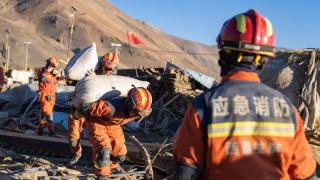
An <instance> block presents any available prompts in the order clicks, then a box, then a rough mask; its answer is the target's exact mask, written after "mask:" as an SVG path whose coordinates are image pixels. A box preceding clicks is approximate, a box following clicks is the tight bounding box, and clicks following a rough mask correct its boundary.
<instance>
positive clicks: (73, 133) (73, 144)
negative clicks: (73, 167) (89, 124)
mask: <svg viewBox="0 0 320 180" xmlns="http://www.w3.org/2000/svg"><path fill="white" fill-rule="evenodd" d="M84 124H85V118H83V117H81V118H80V119H74V118H73V115H72V114H69V117H68V129H69V141H70V149H71V153H72V154H73V155H77V156H81V154H82V148H81V145H80V138H81V134H82V131H83V126H84Z"/></svg>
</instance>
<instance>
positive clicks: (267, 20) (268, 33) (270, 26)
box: [265, 18, 273, 37]
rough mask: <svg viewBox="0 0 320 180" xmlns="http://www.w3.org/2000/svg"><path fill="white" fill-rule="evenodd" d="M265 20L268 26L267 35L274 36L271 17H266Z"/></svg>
mask: <svg viewBox="0 0 320 180" xmlns="http://www.w3.org/2000/svg"><path fill="white" fill-rule="evenodd" d="M265 20H266V26H267V36H268V37H269V36H272V34H273V27H272V24H271V22H270V21H269V19H267V18H265Z"/></svg>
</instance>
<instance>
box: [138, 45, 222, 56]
mask: <svg viewBox="0 0 320 180" xmlns="http://www.w3.org/2000/svg"><path fill="white" fill-rule="evenodd" d="M135 48H136V49H142V50H146V51H154V52H162V53H168V54H189V55H199V56H200V55H201V56H217V55H218V54H214V53H197V52H185V51H170V50H157V49H150V48H139V47H135Z"/></svg>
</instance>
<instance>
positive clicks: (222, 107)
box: [174, 10, 316, 180]
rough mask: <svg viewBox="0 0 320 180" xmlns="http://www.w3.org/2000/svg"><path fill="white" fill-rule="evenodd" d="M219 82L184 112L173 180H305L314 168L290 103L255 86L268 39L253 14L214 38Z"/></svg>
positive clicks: (266, 25)
mask: <svg viewBox="0 0 320 180" xmlns="http://www.w3.org/2000/svg"><path fill="white" fill-rule="evenodd" d="M217 43H218V47H219V48H220V51H219V55H220V59H219V65H220V67H221V73H220V74H221V76H222V82H221V84H220V85H218V86H216V87H213V88H211V89H209V90H208V91H207V92H205V93H203V94H201V95H199V96H198V97H196V98H195V99H194V101H193V102H192V103H191V104H190V105H189V107H188V109H187V111H186V113H185V116H184V119H183V122H182V125H181V127H180V129H179V131H178V134H177V138H176V141H175V143H174V159H175V162H176V175H177V179H178V180H190V179H216V180H220V179H224V180H229V179H230V180H234V179H237V180H242V179H245V180H248V179H254V180H256V179H259V180H270V179H281V180H285V179H313V178H315V169H316V163H315V160H314V159H313V157H312V152H311V150H310V147H309V144H308V142H307V139H306V137H305V134H304V128H303V124H302V120H301V117H300V115H299V113H298V112H297V110H296V108H295V107H294V106H293V104H292V103H291V102H290V100H289V99H288V98H287V97H285V96H284V95H282V94H281V93H280V92H278V91H276V90H274V89H271V88H269V87H267V86H266V85H264V84H262V83H261V82H260V79H259V76H258V74H257V73H258V70H259V69H260V68H261V67H262V66H263V64H265V63H266V62H267V61H268V60H269V58H270V57H273V56H275V53H274V32H273V28H272V25H271V23H270V22H269V20H268V19H267V18H265V17H264V16H262V15H260V14H259V12H257V11H255V10H249V11H247V12H245V13H242V14H239V15H237V16H235V17H233V18H231V19H229V20H228V21H226V22H225V23H224V25H223V27H222V30H221V32H220V35H219V36H218V38H217Z"/></svg>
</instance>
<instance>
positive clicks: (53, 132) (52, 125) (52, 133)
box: [47, 122, 56, 135]
mask: <svg viewBox="0 0 320 180" xmlns="http://www.w3.org/2000/svg"><path fill="white" fill-rule="evenodd" d="M47 127H48V131H49V135H55V133H56V131H55V128H54V124H53V123H52V122H48V124H47Z"/></svg>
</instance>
